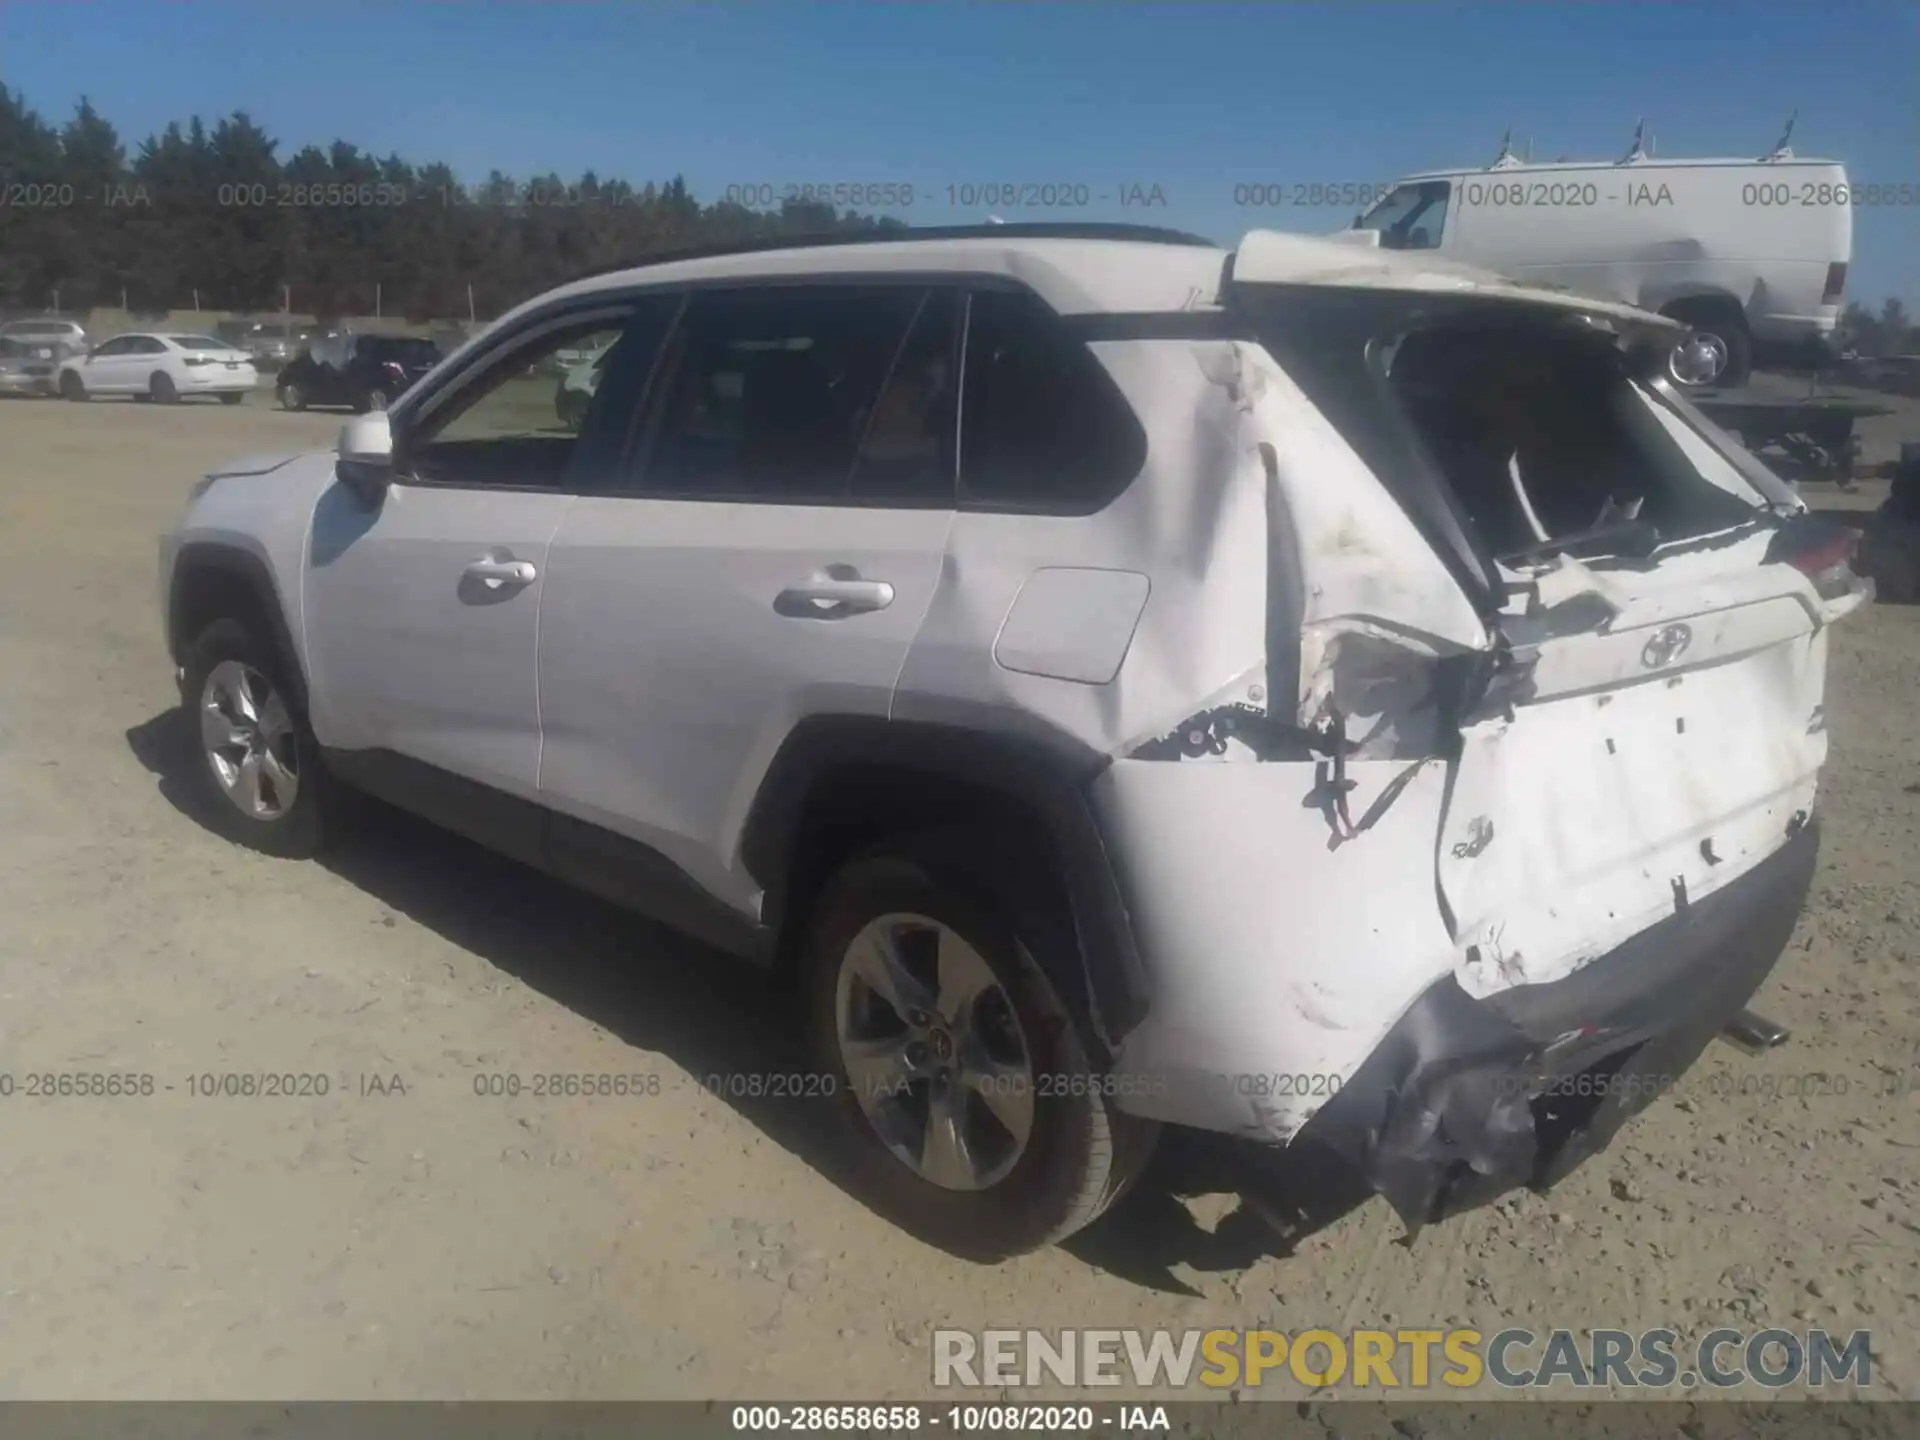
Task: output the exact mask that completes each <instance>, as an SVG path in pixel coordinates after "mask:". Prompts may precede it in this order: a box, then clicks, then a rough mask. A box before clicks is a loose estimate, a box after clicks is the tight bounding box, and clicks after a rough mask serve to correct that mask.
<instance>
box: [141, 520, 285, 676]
mask: <svg viewBox="0 0 1920 1440" xmlns="http://www.w3.org/2000/svg"><path fill="white" fill-rule="evenodd" d="M207 571H212V572H216V573H219V574H222V575H225V576H228V577H229V578H231V579H233V580H237V581H238V582H240V583H241V584H242V585H244V586H245V587H246V588H247V589H248V590H249V591H251V592H252V595H253V598H254V601H255V603H256V604H257V606H258V608H259V610H260V612H261V614H262V615H263V616H264V617H265V619H266V624H267V632H268V633H267V634H266V636H265V637H264V638H265V639H266V641H267V643H269V644H270V645H272V646H273V648H274V653H275V655H276V656H277V657H278V658H279V660H280V663H281V666H282V667H283V669H284V671H285V675H286V682H287V685H288V687H289V688H290V689H291V690H292V691H293V694H294V699H295V701H296V702H297V703H298V705H299V706H300V709H301V710H302V711H303V712H304V711H305V710H306V709H307V673H306V669H305V667H303V666H302V665H301V663H300V651H299V649H298V648H297V647H296V646H295V645H294V643H293V632H292V631H291V630H290V629H288V627H287V612H286V606H285V605H284V604H283V603H282V602H281V598H280V587H279V586H278V585H277V584H275V583H274V579H273V572H272V571H271V570H270V569H269V568H268V567H267V562H266V561H264V560H262V559H261V558H260V557H259V556H258V555H255V554H254V553H253V552H252V551H250V550H242V549H240V548H239V547H238V546H234V545H222V544H219V543H217V542H213V541H205V540H195V541H189V542H188V543H187V544H185V545H182V546H181V547H180V550H179V552H178V553H177V554H176V555H175V556H174V559H173V573H172V574H171V576H169V578H168V582H167V650H168V653H169V654H170V655H171V656H172V657H173V661H174V663H175V664H176V665H178V664H182V663H184V661H185V657H186V651H187V647H188V646H189V645H191V644H192V643H193V640H194V637H193V636H192V635H190V634H188V633H186V613H185V610H186V600H187V596H188V594H189V590H188V586H187V581H188V579H189V577H190V576H192V575H193V574H194V573H196V572H202V573H204V572H207Z"/></svg>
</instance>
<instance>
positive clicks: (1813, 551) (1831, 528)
mask: <svg viewBox="0 0 1920 1440" xmlns="http://www.w3.org/2000/svg"><path fill="white" fill-rule="evenodd" d="M1860 537H1861V532H1860V531H1858V530H1856V529H1854V528H1853V527H1852V526H1851V525H1836V524H1835V523H1834V522H1833V521H1831V520H1826V519H1823V518H1821V517H1819V516H1813V515H1798V516H1795V517H1794V518H1793V519H1791V520H1789V521H1787V523H1786V524H1784V525H1782V526H1781V527H1780V529H1779V530H1778V531H1777V532H1775V534H1774V537H1773V543H1772V544H1771V545H1769V546H1768V547H1767V557H1766V558H1767V559H1768V560H1769V561H1780V562H1784V563H1786V564H1788V565H1791V566H1793V568H1794V569H1796V570H1798V571H1799V572H1800V573H1801V574H1802V575H1805V576H1806V577H1807V578H1808V579H1810V580H1812V581H1813V587H1814V589H1816V590H1817V591H1819V592H1820V595H1821V598H1822V599H1826V600H1832V599H1836V598H1838V597H1839V596H1841V595H1844V594H1846V593H1847V591H1848V589H1849V588H1851V586H1852V584H1853V580H1854V572H1853V557H1854V555H1855V553H1856V552H1857V551H1858V550H1859V548H1860Z"/></svg>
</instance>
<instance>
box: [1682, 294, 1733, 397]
mask: <svg viewBox="0 0 1920 1440" xmlns="http://www.w3.org/2000/svg"><path fill="white" fill-rule="evenodd" d="M1666 313H1667V314H1668V315H1669V316H1670V318H1672V319H1675V320H1680V321H1683V322H1684V323H1685V324H1686V325H1687V326H1689V327H1690V328H1689V333H1688V335H1687V337H1686V339H1684V340H1682V341H1681V342H1680V343H1679V344H1677V345H1675V346H1674V347H1673V349H1672V350H1671V351H1669V352H1668V355H1667V374H1668V376H1669V378H1671V379H1672V380H1673V382H1674V383H1675V384H1676V385H1679V386H1681V387H1682V388H1683V389H1687V390H1705V389H1720V390H1731V389H1735V388H1737V387H1739V386H1741V385H1744V384H1746V383H1747V380H1748V378H1749V377H1750V376H1751V375H1752V374H1753V337H1752V336H1751V335H1749V334H1748V333H1747V326H1746V321H1745V320H1744V319H1741V318H1738V317H1736V316H1735V315H1734V314H1733V313H1732V312H1731V311H1726V312H1721V311H1716V310H1707V311H1700V310H1694V309H1690V308H1685V307H1682V308H1679V309H1676V310H1671V311H1668V312H1666Z"/></svg>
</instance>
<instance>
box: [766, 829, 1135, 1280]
mask: <svg viewBox="0 0 1920 1440" xmlns="http://www.w3.org/2000/svg"><path fill="white" fill-rule="evenodd" d="M1004 853H1006V850H1005V847H1004V846H1000V845H998V844H997V843H996V841H995V837H993V836H992V835H988V834H983V833H979V832H967V833H961V832H943V833H941V834H938V835H925V836H919V837H912V838H909V839H906V840H902V841H896V842H892V843H889V844H887V845H884V846H882V847H880V848H879V849H876V850H875V851H872V852H869V853H868V854H867V855H865V856H862V857H860V858H857V859H855V860H853V861H851V862H850V863H849V864H847V865H845V866H844V867H842V868H841V869H840V870H839V872H838V873H836V874H835V875H834V876H833V877H832V879H830V880H829V881H828V882H827V884H826V885H825V886H824V887H823V889H822V890H821V892H820V894H819V896H818V898H817V900H816V901H815V903H814V904H813V906H812V907H811V911H810V918H809V921H808V924H807V930H806V941H805V951H804V954H803V957H802V963H803V964H804V966H805V970H804V972H803V979H804V983H805V995H806V1010H807V1014H808V1020H809V1031H810V1041H811V1046H810V1048H811V1053H812V1058H813V1066H814V1071H815V1074H816V1075H817V1076H819V1077H821V1084H822V1087H823V1088H825V1089H827V1090H828V1091H829V1093H830V1096H831V1098H830V1101H829V1104H830V1106H831V1109H832V1112H833V1115H834V1117H835V1129H836V1135H837V1138H838V1140H839V1142H840V1144H841V1147H842V1150H843V1152H844V1158H845V1168H846V1172H847V1178H848V1181H849V1184H850V1187H851V1188H852V1189H853V1190H854V1191H855V1192H856V1193H857V1194H858V1195H859V1196H860V1198H861V1199H863V1200H864V1201H866V1203H867V1204H869V1205H870V1206H871V1207H872V1208H873V1209H874V1210H876V1211H877V1212H879V1213H880V1214H882V1215H884V1216H886V1217H887V1218H888V1219H890V1220H892V1221H893V1222H894V1223H895V1224H897V1225H899V1226H900V1227H901V1228H902V1229H904V1230H907V1231H908V1232H909V1233H911V1234H914V1235H917V1236H918V1237H919V1238H921V1239H922V1240H925V1241H926V1242H928V1243H929V1244H932V1245H935V1246H938V1247H939V1248H941V1249H943V1250H946V1251H948V1252H950V1253H952V1254H955V1255H959V1256H962V1257H964V1258H966V1259H970V1260H978V1261H984V1262H992V1261H996V1260H1001V1259H1005V1258H1007V1257H1009V1256H1012V1255H1019V1254H1023V1253H1025V1252H1027V1251H1031V1250H1036V1249H1040V1248H1041V1247H1043V1246H1046V1245H1050V1244H1053V1243H1054V1242H1056V1241H1059V1240H1062V1239H1064V1238H1066V1237H1067V1236H1069V1235H1071V1234H1073V1233H1074V1232H1075V1231H1077V1230H1079V1229H1081V1228H1082V1227H1084V1226H1086V1225H1088V1224H1090V1223H1091V1222H1092V1221H1093V1220H1095V1219H1096V1218H1098V1216H1099V1215H1100V1214H1101V1213H1102V1212H1103V1211H1105V1210H1106V1209H1107V1208H1108V1207H1109V1206H1110V1205H1112V1204H1113V1203H1114V1201H1116V1200H1117V1199H1118V1198H1119V1197H1120V1196H1121V1195H1122V1194H1123V1193H1124V1192H1125V1191H1126V1189H1127V1187H1128V1186H1129V1185H1130V1184H1131V1183H1132V1181H1133V1180H1134V1179H1135V1178H1136V1177H1137V1176H1138V1175H1139V1173H1140V1171H1141V1170H1142V1169H1143V1168H1144V1167H1145V1164H1146V1161H1147V1159H1148V1158H1149V1157H1150V1155H1151V1154H1152V1150H1153V1143H1154V1141H1155V1139H1156V1138H1157V1136H1158V1127H1157V1126H1156V1125H1154V1124H1152V1123H1151V1122H1149V1121H1144V1120H1140V1119H1138V1118H1136V1117H1134V1116H1130V1115H1126V1114H1123V1113H1122V1112H1121V1111H1120V1110H1119V1109H1118V1108H1117V1106H1116V1105H1115V1096H1114V1094H1113V1093H1112V1091H1113V1090H1114V1089H1115V1088H1116V1087H1115V1084H1114V1081H1113V1077H1108V1076H1106V1075H1105V1074H1104V1073H1103V1072H1102V1071H1101V1070H1100V1069H1099V1068H1098V1067H1096V1066H1095V1065H1094V1063H1093V1062H1092V1061H1091V1060H1090V1059H1089V1051H1090V1049H1091V1048H1092V1041H1091V1037H1090V1035H1089V1033H1088V1029H1087V1026H1086V1023H1085V1020H1084V1017H1083V1016H1081V1015H1080V1014H1079V1013H1077V1011H1076V1009H1075V1008H1074V1007H1072V1006H1071V1005H1070V1004H1069V1003H1068V1002H1067V1001H1065V1000H1064V999H1063V997H1062V994H1061V991H1060V989H1059V988H1057V987H1056V986H1055V985H1054V984H1053V983H1052V982H1051V981H1050V980H1049V979H1048V977H1047V974H1046V973H1045V971H1044V970H1043V969H1042V966H1041V964H1040V963H1038V962H1037V961H1036V959H1035V958H1034V957H1035V954H1036V953H1041V954H1050V955H1054V956H1061V957H1062V958H1064V955H1065V952H1064V950H1063V948H1062V947H1064V946H1071V944H1072V937H1071V930H1070V928H1068V927H1064V926H1063V925H1062V924H1061V923H1060V922H1059V921H1058V920H1056V919H1052V918H1050V917H1049V916H1048V915H1047V914H1046V913H1045V912H1046V910H1048V909H1050V908H1053V907H1036V906H1034V905H1032V904H1031V903H1023V902H1022V901H1021V900H1019V899H1016V898H1015V897H1016V896H1018V895H1019V894H1020V893H1021V892H1022V889H1023V888H1025V887H1022V886H1019V885H1016V884H1014V883H1011V882H1009V881H1008V880H1006V879H1003V878H1001V877H999V876H997V875H994V874H993V873H992V871H991V869H990V868H989V867H990V866H991V863H992V862H991V861H990V860H983V858H982V857H992V856H996V855H1001V854H1004ZM880 934H888V935H891V936H892V937H894V938H893V939H892V940H891V941H890V942H889V943H890V944H891V945H892V948H893V953H894V954H895V955H896V957H898V958H899V961H900V964H901V966H903V967H905V968H907V969H908V970H909V971H910V974H909V976H908V978H909V979H911V978H912V977H914V976H918V977H919V978H920V979H921V981H922V982H923V985H924V986H930V987H931V990H930V991H929V990H926V989H922V990H921V991H919V992H917V993H919V994H920V995H921V996H922V998H928V997H929V996H930V995H937V996H942V997H945V996H950V995H953V994H965V993H966V992H967V989H968V987H967V985H966V983H965V981H964V976H965V974H967V973H971V974H972V975H974V976H975V977H977V980H978V981H979V982H982V983H980V988H979V989H978V990H977V992H976V993H975V995H974V998H972V999H963V1000H961V1001H959V1002H958V1003H957V1004H956V1005H949V1003H948V1001H947V999H945V998H942V999H939V1000H938V1001H937V1002H931V1001H930V1006H929V1008H926V1009H921V1010H919V1011H918V1012H917V1013H918V1014H920V1015H921V1016H925V1017H928V1024H929V1027H930V1028H929V1029H926V1030H922V1029H920V1028H918V1027H914V1026H911V1025H909V1026H908V1028H906V1029H903V1030H901V1031H898V1032H895V1031H894V1030H892V1028H891V1026H890V1023H889V1017H891V1018H892V1019H901V1018H903V1016H904V1014H905V1012H904V1011H903V1010H901V1009H899V1008H897V1007H895V1006H894V1005H893V1004H892V1003H891V1002H890V1001H887V1000H886V999H885V997H883V996H881V995H880V994H879V993H878V992H877V990H875V989H874V987H872V986H869V985H867V984H866V982H865V980H864V979H863V978H862V977H863V976H864V975H865V974H868V973H871V966H872V965H873V963H874V962H873V960H872V959H871V957H872V956H874V955H875V954H877V953H878V952H877V951H875V950H874V949H872V948H871V947H870V946H869V944H868V939H869V937H872V936H875V935H880ZM950 937H952V938H951V939H950ZM954 940H957V941H958V942H959V943H958V945H957V947H956V946H954V944H953V941H954ZM862 957H866V958H864V959H863V958H862ZM929 957H933V958H929ZM950 957H959V960H957V961H955V962H954V963H955V964H956V966H957V968H956V971H955V973H956V974H957V975H959V976H961V979H960V980H958V981H957V982H956V983H955V984H954V985H952V986H949V985H948V984H947V983H946V982H947V979H948V974H949V969H948V967H949V964H950ZM961 961H963V962H964V963H963V964H962V963H960V962H961ZM977 961H978V962H984V964H985V967H986V971H987V972H990V974H991V984H986V983H983V982H984V981H985V975H984V973H983V972H981V971H979V970H978V969H977V968H974V967H975V962H977ZM882 969H883V970H885V969H886V967H884V966H883V967H882ZM887 973H893V972H891V971H890V970H889V971H887ZM911 990H912V987H911V986H904V985H903V993H907V992H911ZM876 1002H877V1003H876ZM908 1008H913V1007H911V1006H910V1007H908ZM955 1016H960V1017H961V1018H958V1019H956V1018H954V1017H955ZM1009 1020H1010V1023H1008V1022H1009ZM876 1026H877V1027H878V1028H877V1029H876V1028H874V1027H876ZM916 1035H924V1036H925V1037H926V1038H927V1042H928V1043H921V1041H919V1040H915V1039H913V1038H912V1037H913V1036H916ZM876 1036H878V1037H879V1038H875V1037H876ZM900 1037H906V1038H900ZM862 1046H879V1047H882V1049H883V1050H884V1051H885V1053H887V1054H888V1055H889V1056H892V1055H894V1054H896V1053H897V1054H899V1055H900V1056H903V1057H909V1058H910V1052H911V1051H913V1050H914V1049H916V1048H917V1049H918V1051H919V1060H920V1062H921V1063H923V1064H924V1065H925V1066H926V1067H928V1068H929V1069H930V1070H931V1071H932V1072H933V1073H932V1075H931V1077H930V1078H929V1077H923V1076H921V1075H919V1074H917V1073H915V1074H913V1075H911V1076H910V1077H907V1078H901V1077H903V1076H904V1075H905V1072H902V1071H899V1070H897V1069H896V1070H893V1071H890V1072H887V1073H892V1074H894V1075H895V1076H896V1079H895V1080H894V1081H893V1082H891V1083H890V1084H882V1085H878V1086H876V1085H875V1084H874V1083H872V1082H871V1080H870V1079H869V1078H868V1077H870V1076H872V1075H873V1074H875V1073H876V1071H875V1070H874V1069H872V1068H862V1079H861V1080H860V1081H856V1080H855V1079H854V1078H853V1077H852V1076H851V1075H850V1072H849V1056H850V1055H852V1056H855V1057H858V1056H859V1055H860V1054H861V1049H860V1047H862ZM896 1046H898V1047H899V1048H898V1050H897V1051H896V1050H895V1048H894V1047H896ZM1015 1054H1018V1055H1019V1056H1020V1060H1019V1061H1018V1062H1017V1063H1016V1062H1015V1061H1013V1060H1012V1059H1010V1058H1009V1057H1011V1056H1013V1055H1015ZM968 1056H972V1057H975V1059H976V1061H978V1062H979V1063H973V1062H970V1061H969V1060H967V1059H966V1058H964V1057H968ZM870 1063H871V1062H869V1064H870ZM903 1063H904V1062H903ZM980 1063H984V1064H988V1065H990V1066H991V1067H993V1068H992V1069H991V1071H990V1072H988V1071H983V1070H982V1069H981V1068H980ZM855 1064H856V1067H860V1065H861V1062H860V1061H859V1060H858V1059H857V1058H856V1060H855ZM1016 1072H1017V1074H1016ZM966 1075H971V1076H972V1077H973V1078H972V1079H971V1080H968V1079H964V1078H961V1077H963V1076H966ZM1003 1078H1004V1079H1005V1082H1006V1083H1005V1084H999V1083H996V1082H998V1081H1000V1080H1002V1079H1003ZM1023 1092H1024V1095H1025V1102H1024V1103H1018V1104H1014V1105H1011V1106H1009V1105H1005V1104H1004V1103H990V1101H989V1099H988V1098H983V1097H991V1098H992V1100H994V1101H999V1100H1000V1098H1001V1097H1009V1096H1010V1097H1015V1098H1016V1099H1017V1098H1018V1097H1019V1096H1020V1095H1021V1094H1022V1093H1023ZM936 1096H938V1097H942V1098H939V1099H936ZM882 1100H884V1107H882V1106H881V1104H880V1102H881V1101H882ZM936 1107H939V1112H938V1113H941V1114H945V1115H947V1116H950V1117H952V1120H953V1125H954V1129H955V1131H957V1133H958V1134H959V1135H960V1136H962V1137H963V1141H962V1144H961V1146H960V1147H959V1150H960V1153H961V1154H962V1155H963V1156H964V1157H965V1167H963V1168H962V1169H959V1170H956V1169H955V1168H954V1167H953V1166H952V1164H951V1162H950V1160H946V1159H943V1158H941V1157H940V1156H937V1155H936V1150H939V1151H943V1152H945V1154H946V1155H948V1156H950V1155H951V1153H952V1151H951V1150H950V1149H949V1148H948V1147H938V1146H934V1145H930V1144H929V1143H928V1142H929V1140H930V1138H931V1137H932V1134H933V1131H934V1129H935V1116H936ZM1003 1114H1010V1115H1011V1123H1003ZM916 1118H917V1121H918V1129H917V1130H916V1129H915V1123H916ZM1023 1122H1024V1129H1025V1133H1024V1135H1022V1134H1021V1133H1020V1131H1021V1128H1022V1125H1023ZM883 1126H884V1127H885V1128H886V1129H887V1131H888V1133H889V1137H890V1138H889V1139H883V1138H882V1127H883ZM1009 1140H1011V1141H1012V1142H1013V1143H1011V1144H1010V1143H1009ZM907 1155H911V1156H915V1157H917V1159H916V1160H909V1159H908V1158H903V1156H907ZM929 1157H934V1158H932V1159H930V1158H929ZM930 1172H931V1173H930ZM933 1174H940V1175H943V1176H944V1177H945V1178H944V1179H941V1180H937V1179H936V1178H932V1177H933ZM961 1176H964V1181H965V1183H960V1184H956V1183H953V1182H954V1181H955V1179H956V1177H961Z"/></svg>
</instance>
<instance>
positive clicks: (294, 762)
mask: <svg viewBox="0 0 1920 1440" xmlns="http://www.w3.org/2000/svg"><path fill="white" fill-rule="evenodd" d="M200 745H201V750H202V751H203V753H204V754H205V756H206V760H207V766H208V768H209V769H211V770H212V771H213V778H214V779H215V780H216V781H218V782H219V785H220V790H221V793H222V794H224V795H225V796H226V797H227V799H228V800H229V801H230V802H231V803H232V804H233V805H234V807H235V808H236V809H238V810H239V811H240V813H241V814H243V815H245V816H247V817H248V818H249V819H253V820H262V821H272V820H278V819H279V818H280V817H281V816H283V815H285V814H286V813H287V812H288V811H289V810H291V809H292V808H293V803H294V801H295V799H296V798H297V797H298V796H299V793H300V758H299V745H298V741H297V738H296V737H295V735H294V730H293V718H292V716H291V715H289V714H288V712H287V707H286V703H285V702H284V701H283V700H281V698H280V696H279V695H278V694H276V693H275V691H274V688H273V686H272V684H271V683H270V682H269V681H268V680H267V678H266V676H264V675H262V674H261V673H260V672H259V671H258V670H255V669H253V668H252V667H251V666H248V665H244V664H242V663H241V662H240V661H238V660H222V661H221V662H220V663H219V664H218V665H216V666H214V667H213V669H212V670H211V671H210V672H209V673H208V675H207V679H206V683H205V684H204V685H202V686H201V687H200Z"/></svg>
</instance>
